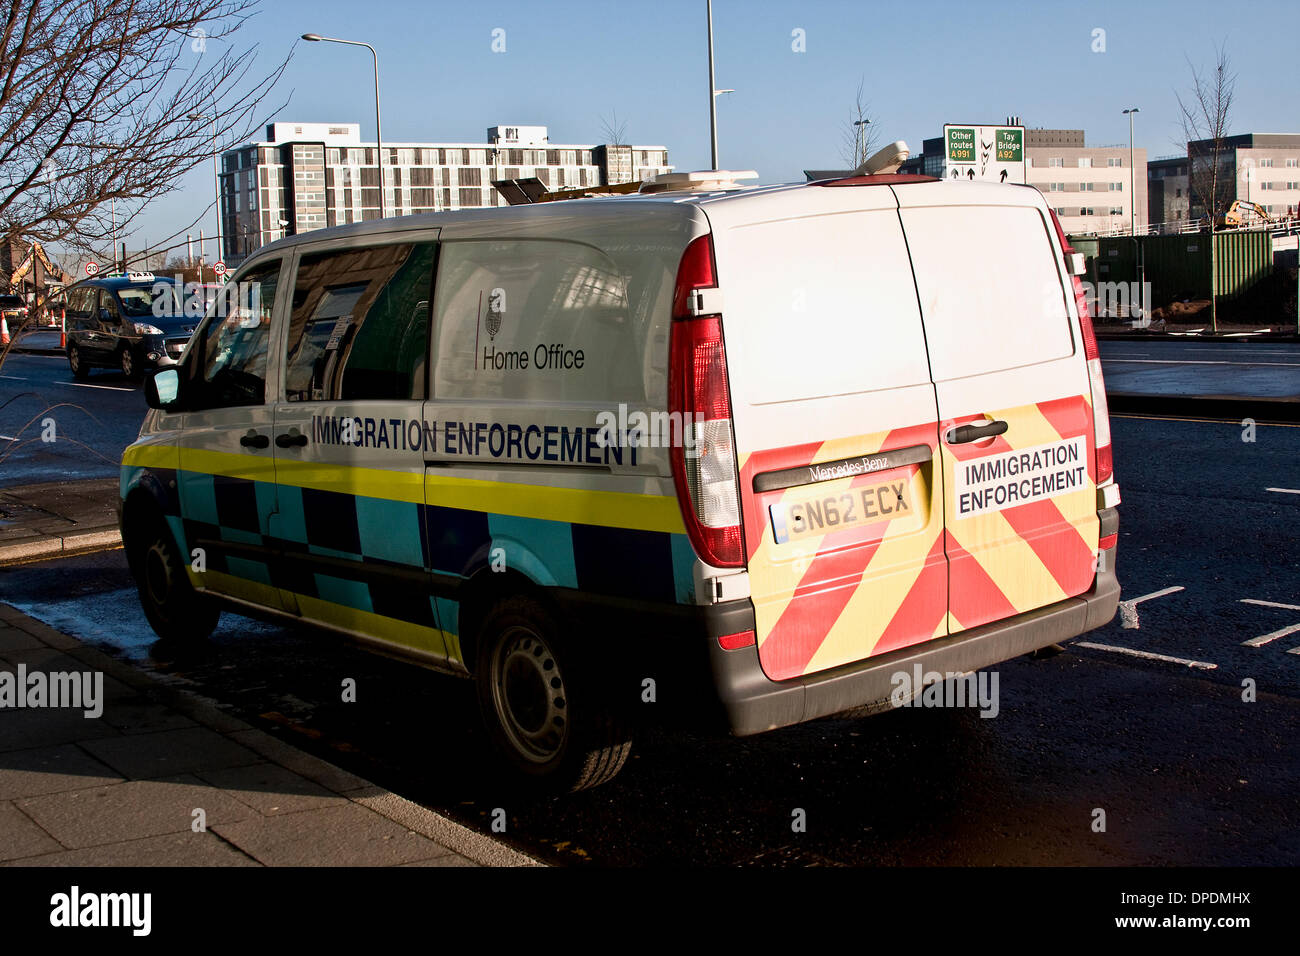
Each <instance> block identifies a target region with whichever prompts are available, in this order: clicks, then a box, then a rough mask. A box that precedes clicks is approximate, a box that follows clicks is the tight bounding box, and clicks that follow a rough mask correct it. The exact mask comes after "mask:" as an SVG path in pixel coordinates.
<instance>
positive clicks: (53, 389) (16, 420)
mask: <svg viewBox="0 0 1300 956" xmlns="http://www.w3.org/2000/svg"><path fill="white" fill-rule="evenodd" d="M146 411H147V406H146V405H145V403H144V395H143V393H142V392H141V390H140V386H139V385H138V384H135V383H133V382H130V381H128V380H127V379H126V378H124V377H123V376H122V374H121V373H120V372H109V371H94V372H92V373H91V375H90V379H89V381H87V382H75V381H73V379H72V373H71V371H69V369H68V361H67V359H65V358H63V357H62V356H53V355H24V354H19V353H11V354H10V355H9V357H8V358H7V359H5V363H4V365H3V366H0V487H12V486H14V485H26V484H34V483H36V482H41V481H60V480H75V479H78V478H105V477H111V476H114V475H116V474H117V473H118V465H119V463H120V462H121V460H122V449H123V448H125V447H126V446H127V445H129V444H131V442H133V441H135V438H136V435H137V434H139V432H140V421H141V420H142V419H143V418H144V413H145V412H146ZM46 419H52V420H53V421H54V430H53V433H52V434H53V437H54V439H55V440H54V441H52V442H51V441H44V440H42V439H43V436H44V435H46V434H50V433H49V432H47V431H46V428H45V425H44V423H45V421H46Z"/></svg>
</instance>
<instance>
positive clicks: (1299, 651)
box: [1287, 647, 1300, 654]
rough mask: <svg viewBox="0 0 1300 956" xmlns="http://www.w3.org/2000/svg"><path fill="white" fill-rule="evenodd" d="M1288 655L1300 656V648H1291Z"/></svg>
mask: <svg viewBox="0 0 1300 956" xmlns="http://www.w3.org/2000/svg"><path fill="white" fill-rule="evenodd" d="M1287 653H1288V654H1300V647H1293V648H1291V650H1289V651H1287Z"/></svg>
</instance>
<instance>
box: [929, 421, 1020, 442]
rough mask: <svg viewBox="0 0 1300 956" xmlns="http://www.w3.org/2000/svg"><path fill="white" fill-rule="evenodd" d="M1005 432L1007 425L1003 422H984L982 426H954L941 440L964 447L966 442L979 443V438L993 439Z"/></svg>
mask: <svg viewBox="0 0 1300 956" xmlns="http://www.w3.org/2000/svg"><path fill="white" fill-rule="evenodd" d="M1006 430H1007V423H1006V422H1004V421H994V422H985V423H984V424H983V425H955V426H953V427H952V428H950V429H948V433H947V434H946V435H944V436H943V440H944V441H946V442H947V443H948V444H949V445H964V444H965V443H966V442H969V441H979V440H980V439H981V438H993V437H994V436H996V435H1001V434H1002V433H1003V432H1005V431H1006Z"/></svg>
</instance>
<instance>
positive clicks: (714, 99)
mask: <svg viewBox="0 0 1300 956" xmlns="http://www.w3.org/2000/svg"><path fill="white" fill-rule="evenodd" d="M705 4H706V6H707V13H708V17H709V143H710V146H711V147H712V150H711V153H710V157H711V159H712V163H713V167H712V168H713V169H717V168H718V97H719V96H721V95H722V94H723V93H734V92H736V91H735V90H720V89H718V88H717V87H716V86H714V83H715V82H717V81H716V80H714V78H713V0H705Z"/></svg>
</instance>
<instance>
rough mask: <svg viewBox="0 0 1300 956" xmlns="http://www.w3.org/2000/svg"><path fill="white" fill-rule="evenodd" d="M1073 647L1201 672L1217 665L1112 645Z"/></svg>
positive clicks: (1080, 643) (1079, 643) (1088, 643)
mask: <svg viewBox="0 0 1300 956" xmlns="http://www.w3.org/2000/svg"><path fill="white" fill-rule="evenodd" d="M1074 646H1075V647H1091V648H1092V649H1093V650H1095V651H1113V652H1114V653H1116V654H1129V655H1131V656H1133V657H1141V658H1142V659H1144V660H1148V661H1166V662H1168V663H1170V664H1182V665H1183V666H1184V667H1195V668H1197V669H1199V670H1203V671H1212V670H1214V669H1215V668H1217V667H1218V666H1219V665H1218V664H1211V663H1210V662H1209V661H1190V660H1188V659H1187V658H1185V657H1169V656H1168V655H1167V654H1152V653H1151V652H1150V651H1135V650H1134V649H1133V648H1131V647H1117V646H1116V645H1114V644H1094V643H1093V642H1092V641H1075V642H1074Z"/></svg>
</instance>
